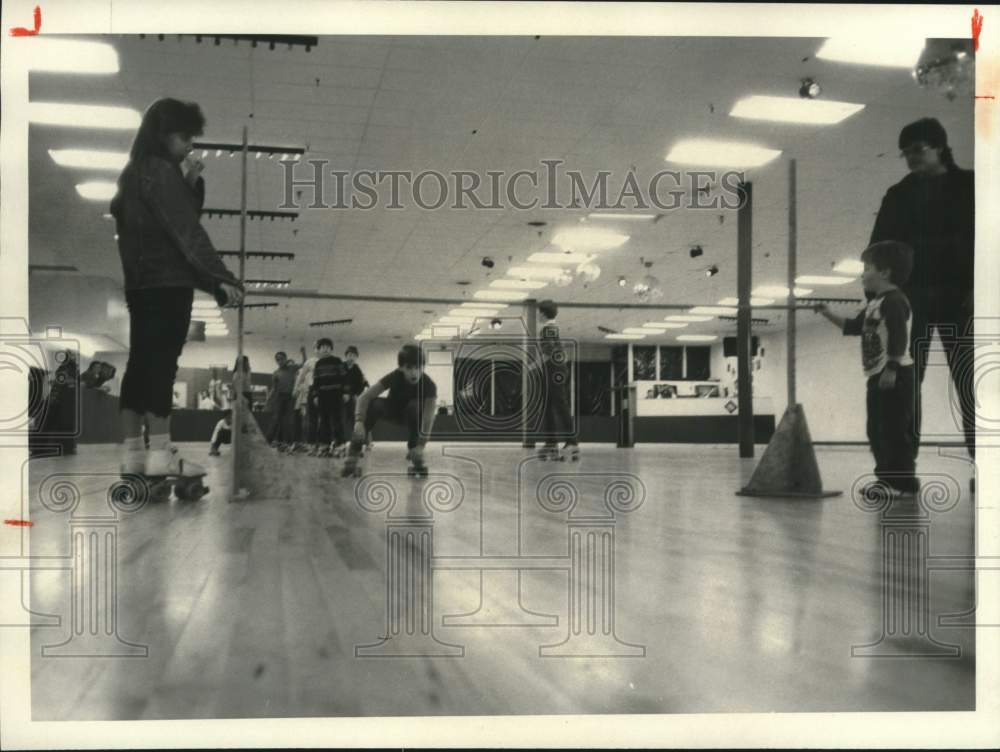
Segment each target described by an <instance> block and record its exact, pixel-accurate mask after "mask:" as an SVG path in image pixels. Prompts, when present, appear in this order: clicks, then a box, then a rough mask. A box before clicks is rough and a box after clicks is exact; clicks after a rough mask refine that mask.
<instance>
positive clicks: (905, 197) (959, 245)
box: [871, 167, 976, 303]
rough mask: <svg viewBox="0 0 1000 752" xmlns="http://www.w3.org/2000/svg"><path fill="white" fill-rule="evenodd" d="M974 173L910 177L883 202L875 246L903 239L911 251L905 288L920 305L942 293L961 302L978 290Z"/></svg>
mask: <svg viewBox="0 0 1000 752" xmlns="http://www.w3.org/2000/svg"><path fill="white" fill-rule="evenodd" d="M975 232H976V193H975V173H974V172H973V171H972V170H963V169H961V168H959V167H952V168H950V169H949V170H948V172H946V173H945V174H944V175H940V176H936V177H921V176H917V175H914V174H912V173H911V174H909V175H907V176H906V177H905V178H903V179H902V180H900V181H899V182H898V183H896V185H894V186H892V187H891V188H890V189H889V190H888V191H887V192H886V194H885V197H884V198H883V199H882V206H881V208H880V209H879V212H878V218H877V219H876V220H875V228H874V229H873V230H872V235H871V242H872V243H877V242H879V241H882V240H899V241H902V242H904V243H907V244H908V245H910V247H912V248H913V272H912V274H911V275H910V281H909V282H908V283H907V284H905V285H901V287H902V289H903V290H904V291H905V292H906V293H907V296H908V297H910V299H911V300H913V301H915V302H917V303H919V301H920V300H921V299H923V298H924V297H925V296H926V295H927V294H928V293H929V292H932V291H943V292H945V293H946V294H949V295H951V296H954V297H955V298H956V299H958V300H961V299H962V298H963V297H964V296H965V295H967V294H970V293H971V292H972V290H973V289H974V287H975V283H974V271H975V265H974V264H975Z"/></svg>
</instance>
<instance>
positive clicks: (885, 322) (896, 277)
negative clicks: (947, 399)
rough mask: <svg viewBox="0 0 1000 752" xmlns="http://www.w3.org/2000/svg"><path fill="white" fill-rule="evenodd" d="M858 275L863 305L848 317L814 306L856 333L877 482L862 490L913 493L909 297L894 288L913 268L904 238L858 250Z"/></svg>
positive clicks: (915, 486) (870, 493) (915, 485)
mask: <svg viewBox="0 0 1000 752" xmlns="http://www.w3.org/2000/svg"><path fill="white" fill-rule="evenodd" d="M861 260H862V261H863V262H864V265H865V270H864V272H863V273H862V275H861V283H862V285H863V286H864V289H865V293H866V297H867V298H868V299H869V300H868V304H867V305H866V306H865V308H864V310H863V311H861V312H860V313H859V314H858V315H857V316H855V317H854V318H853V319H844V318H842V317H840V316H837V315H836V314H834V313H831V312H830V311H829V310H828V309H827V307H826V306H825V305H820V306H818V307H817V308H816V310H817V312H819V313H821V314H822V315H823V316H824V317H825V318H826V319H828V320H829V321H830V322H831V323H833V324H836V325H837V327H839V328H840V329H841V330H842V331H843V333H844V334H845V335H854V336H860V337H861V361H862V367H863V368H864V372H865V377H866V378H867V379H868V386H867V392H868V396H867V411H868V420H867V432H868V444H869V446H871V450H872V454H873V455H874V456H875V476H876V477H877V478H878V481H879V482H878V484H877V486H878V487H875V485H876V484H872V485H869V486H867V487H866V488H865V489H864V491H863V493H864V494H865V495H866V496H874V495H877V494H879V492H880V491H881V492H882V493H889V494H890V495H893V496H899V495H911V494H915V493H916V492H917V491H918V490H919V489H920V481H919V480H918V479H917V477H916V475H915V460H914V457H915V456H916V453H915V452H914V442H915V441H916V437H915V436H914V433H913V429H912V425H913V424H912V421H913V407H914V372H913V358H912V357H911V356H910V352H909V345H910V327H911V325H912V319H913V316H912V311H911V309H910V302H909V301H908V300H907V299H906V296H905V295H904V294H903V292H902V291H901V290H900V289H899V288H900V286H901V285H905V284H906V281H907V279H909V276H910V270H911V269H912V268H913V250H912V249H911V248H910V246H908V245H906V244H905V243H900V242H897V241H894V240H886V241H882V242H880V243H875V244H874V245H870V246H868V248H866V249H865V251H864V253H862V254H861Z"/></svg>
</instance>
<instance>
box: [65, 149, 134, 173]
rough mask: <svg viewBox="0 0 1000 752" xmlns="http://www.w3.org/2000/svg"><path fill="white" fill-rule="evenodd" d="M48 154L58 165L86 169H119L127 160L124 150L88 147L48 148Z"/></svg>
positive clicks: (126, 153)
mask: <svg viewBox="0 0 1000 752" xmlns="http://www.w3.org/2000/svg"><path fill="white" fill-rule="evenodd" d="M49 156H50V157H52V161H54V162H55V163H56V164H57V165H59V166H60V167H79V168H82V169H87V170H116V171H118V170H121V169H122V168H123V167H125V164H126V163H127V162H128V152H126V151H91V150H88V149H49Z"/></svg>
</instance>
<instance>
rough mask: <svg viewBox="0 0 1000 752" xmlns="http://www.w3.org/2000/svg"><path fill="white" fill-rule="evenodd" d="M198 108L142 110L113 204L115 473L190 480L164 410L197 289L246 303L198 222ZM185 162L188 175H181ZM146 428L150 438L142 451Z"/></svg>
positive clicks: (171, 103) (166, 102)
mask: <svg viewBox="0 0 1000 752" xmlns="http://www.w3.org/2000/svg"><path fill="white" fill-rule="evenodd" d="M204 127H205V118H204V116H203V115H202V113H201V109H200V108H199V107H198V105H197V104H194V103H191V102H181V101H178V100H176V99H160V100H158V101H156V102H154V103H153V104H152V105H151V106H150V107H149V109H147V110H146V112H145V114H144V115H143V118H142V123H141V125H140V126H139V131H138V133H137V134H136V137H135V141H134V142H133V144H132V149H131V152H130V154H129V161H128V164H126V166H125V169H124V170H123V171H122V174H121V176H120V177H119V178H118V192H117V194H116V195H115V197H114V200H113V201H112V202H111V213H112V215H114V218H115V222H116V226H117V231H118V253H119V255H120V256H121V262H122V270H123V272H124V277H125V301H126V303H127V304H128V310H129V357H128V363H127V365H126V367H125V374H124V376H123V377H122V388H121V402H120V405H121V412H122V422H123V429H124V435H125V444H124V458H123V462H122V471H123V472H128V473H145V474H147V475H167V474H176V473H179V472H181V470H184V467H183V466H186V467H187V469H186V470H184V472H185V473H186V474H191V473H192V471H193V470H195V468H194V467H193V463H190V462H186V461H185V462H183V466H182V463H181V459H180V457H178V455H177V453H176V451H174V448H173V447H172V446H171V445H170V422H169V421H170V412H171V408H172V402H173V384H174V378H175V377H176V375H177V362H178V359H179V358H180V354H181V350H182V348H183V347H184V341H185V339H186V337H187V331H188V326H189V324H190V322H191V308H192V302H193V299H194V291H195V290H203V291H205V292H208V293H210V294H212V295H213V296H214V297H215V299H216V300H217V301H218V303H219V305H226V304H234V303H238V302H239V301H240V300H241V299H242V297H243V290H242V287H241V286H240V283H239V280H237V279H236V277H234V276H233V275H232V274H231V273H230V272H229V270H228V269H226V266H225V264H223V263H222V260H221V258H220V257H219V255H218V253H216V251H215V248H214V247H213V245H212V241H211V240H210V239H209V237H208V233H207V232H205V229H204V228H203V227H202V226H201V222H200V221H199V215H200V212H201V208H202V203H203V201H204V196H205V183H204V180H203V179H202V178H201V171H202V169H203V165H202V164H201V163H200V162H198V161H197V160H193V159H191V158H190V155H191V152H192V149H193V144H192V142H193V139H194V138H195V137H196V136H200V135H201V134H202V132H203V131H204ZM182 164H185V166H186V171H185V170H182ZM143 423H145V424H146V427H147V430H148V433H149V450H148V454H145V453H144V452H143V445H142V439H141V438H140V436H141V433H142V426H143Z"/></svg>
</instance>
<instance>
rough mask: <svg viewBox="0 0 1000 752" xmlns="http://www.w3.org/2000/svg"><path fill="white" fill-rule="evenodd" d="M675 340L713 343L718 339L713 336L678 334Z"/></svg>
mask: <svg viewBox="0 0 1000 752" xmlns="http://www.w3.org/2000/svg"><path fill="white" fill-rule="evenodd" d="M677 339H678V340H680V341H681V342H715V340H717V339H718V337H716V336H715V335H714V334H678V335H677Z"/></svg>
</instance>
